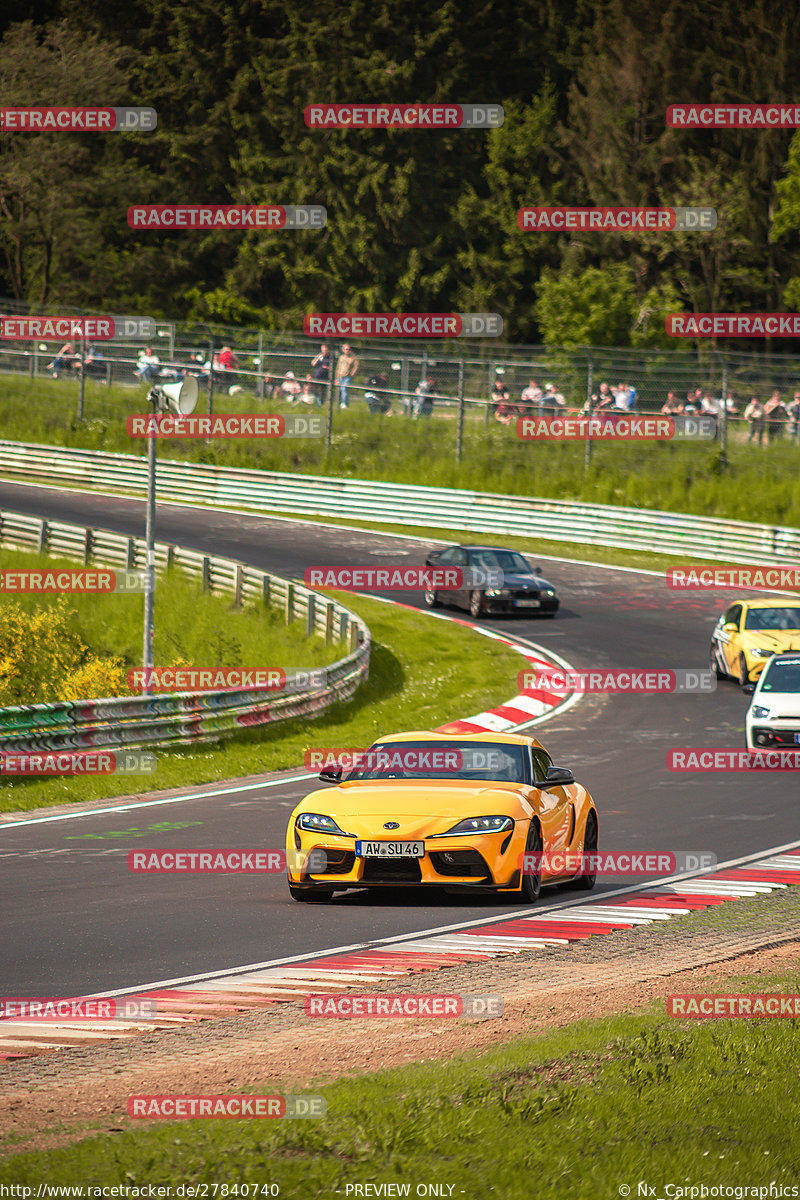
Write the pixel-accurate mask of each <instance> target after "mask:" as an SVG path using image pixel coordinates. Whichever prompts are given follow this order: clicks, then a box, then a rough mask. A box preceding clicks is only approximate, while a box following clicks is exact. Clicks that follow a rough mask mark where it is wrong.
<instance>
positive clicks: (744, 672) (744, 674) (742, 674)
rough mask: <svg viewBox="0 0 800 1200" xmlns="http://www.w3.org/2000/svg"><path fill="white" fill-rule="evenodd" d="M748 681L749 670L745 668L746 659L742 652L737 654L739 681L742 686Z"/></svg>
mask: <svg viewBox="0 0 800 1200" xmlns="http://www.w3.org/2000/svg"><path fill="white" fill-rule="evenodd" d="M749 682H750V672H749V671H748V669H747V659H746V658H745V656H744V655H743V654H740V655H739V683H740V684H741V685H742V687H745V686H746V684H748V683H749Z"/></svg>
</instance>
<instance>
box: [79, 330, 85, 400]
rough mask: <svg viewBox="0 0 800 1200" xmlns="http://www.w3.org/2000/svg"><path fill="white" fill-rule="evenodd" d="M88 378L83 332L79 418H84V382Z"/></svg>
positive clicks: (83, 334) (83, 335) (82, 335)
mask: <svg viewBox="0 0 800 1200" xmlns="http://www.w3.org/2000/svg"><path fill="white" fill-rule="evenodd" d="M85 379H86V334H85V333H82V334H81V382H80V390H79V392H78V420H79V421H82V420H83V397H84V390H85V389H84V382H85Z"/></svg>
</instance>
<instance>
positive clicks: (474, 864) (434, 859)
mask: <svg viewBox="0 0 800 1200" xmlns="http://www.w3.org/2000/svg"><path fill="white" fill-rule="evenodd" d="M431 863H432V865H433V869H434V871H435V872H436V874H437V875H461V876H464V875H469V876H470V877H471V878H473V879H488V878H489V877H490V874H491V872H490V871H489V868H488V867H487V865H486V863H485V861H484V859H483V858H482V857H481V855H480V854H478V851H477V850H437V851H434V852H433V853H432V854H431Z"/></svg>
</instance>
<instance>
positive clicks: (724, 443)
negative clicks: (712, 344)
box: [719, 354, 728, 469]
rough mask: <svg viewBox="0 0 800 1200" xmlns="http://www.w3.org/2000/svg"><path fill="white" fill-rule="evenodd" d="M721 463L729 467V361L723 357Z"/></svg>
mask: <svg viewBox="0 0 800 1200" xmlns="http://www.w3.org/2000/svg"><path fill="white" fill-rule="evenodd" d="M719 438H720V445H719V463H720V466H721V467H722V468H723V469H724V468H725V467H727V465H728V360H727V359H726V357H725V355H724V354H723V355H722V420H721V422H720V434H719Z"/></svg>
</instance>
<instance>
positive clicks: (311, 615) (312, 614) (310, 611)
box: [306, 594, 316, 637]
mask: <svg viewBox="0 0 800 1200" xmlns="http://www.w3.org/2000/svg"><path fill="white" fill-rule="evenodd" d="M315 606H316V597H315V596H314V595H313V594H312V595H310V596H309V597H308V608H307V609H306V637H311V636H312V634H313V633H314V623H315V619H316V607H315Z"/></svg>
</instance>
